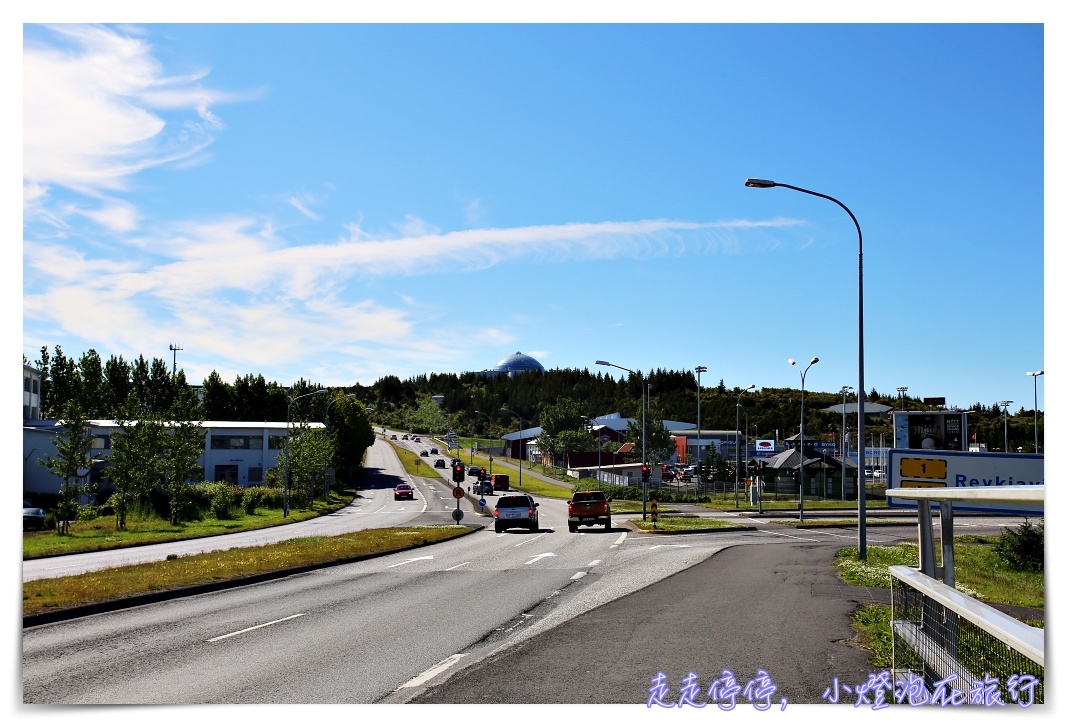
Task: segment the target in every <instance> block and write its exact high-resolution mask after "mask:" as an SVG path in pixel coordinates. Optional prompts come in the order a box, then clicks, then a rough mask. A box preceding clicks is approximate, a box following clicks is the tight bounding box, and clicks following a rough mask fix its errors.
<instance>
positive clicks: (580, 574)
mask: <svg viewBox="0 0 1068 728" xmlns="http://www.w3.org/2000/svg"><path fill="white" fill-rule="evenodd" d="M586 573H587V572H585V571H577V572H575V575H574V576H573V577H571V581H575V580H576V579H581V578H582V577H584V576H586Z"/></svg>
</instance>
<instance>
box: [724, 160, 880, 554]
mask: <svg viewBox="0 0 1068 728" xmlns="http://www.w3.org/2000/svg"><path fill="white" fill-rule="evenodd" d="M745 186H746V187H756V188H761V189H763V188H768V187H785V188H786V189H788V190H794V191H796V192H804V193H805V194H806V195H813V196H814V197H822V198H823V199H825V200H830V201H831V202H833V203H834V204H836V205H838V206H839V207H841V208H842V209H843V210H845V211H846V214H848V215H849V217H850V219H852V220H853V224H854V225H855V226H856V228H857V449H858V453H859V449H860V448H861V447H863V445H864V235H863V233H861V231H860V223H859V222H857V218H856V216H855V215H854V214H853V213H852V211H850V209H849V208H848V207H846V206H845V205H843V204H842V203H841V202H840V201H839V200H836V199H834V198H833V197H831V196H830V195H825V194H822V193H820V192H813V191H812V190H806V189H804V188H803V187H794V186H793V185H788V184H783V183H782V182H773V181H772V180H768V179H754V178H752V177H751V178H749V179H747V180H746V181H745ZM857 479H858V481H859V485H860V498H859V499H858V500H857V515H858V519H857V520H858V524H859V529H858V534H857V540H858V549H857V550H858V552H859V556H860V558H861V559H867V558H868V543H867V542H868V528H867V522H866V520H867V519H866V517H865V516H866V508H867V504H866V502H865V496H866V492H865V487H864V468H863V467H858V468H857Z"/></svg>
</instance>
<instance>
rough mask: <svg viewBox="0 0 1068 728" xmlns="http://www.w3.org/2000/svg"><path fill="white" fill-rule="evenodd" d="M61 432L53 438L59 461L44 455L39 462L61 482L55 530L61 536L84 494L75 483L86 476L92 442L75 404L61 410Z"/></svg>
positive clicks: (70, 402) (81, 488) (80, 412)
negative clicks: (79, 497)
mask: <svg viewBox="0 0 1068 728" xmlns="http://www.w3.org/2000/svg"><path fill="white" fill-rule="evenodd" d="M62 422H63V430H62V431H61V434H59V435H58V436H56V437H54V438H52V444H53V445H55V446H56V454H57V455H58V456H59V457H52V456H51V455H47V456H45V457H44V458H42V459H41V460H39V461H38V462H39V463H40V464H41V465H43V466H44V467H46V468H47V469H48V472H50V473H52V475H55V476H56V477H58V478H61V479H62V480H63V482H62V483H61V484H60V486H59V500H58V501H57V502H56V510H55V515H56V528H57V529H58V530H59V532H60V533H61V534H66V533H68V532H69V531H70V519H71V516H73V515H74V508H75V505H76V504H77V502H78V496H79V495H80V494H81V493H82V492H83V491H84V490H85V488H84V486H83V485H82V484H81V483H79V482H78V480H79V479H80V478H82V477H84V475H88V473H89V465H90V459H89V451H90V450H89V449H90V447H92V444H93V438H92V435H91V434H90V432H89V421H88V418H87V417H86V416H85V413H84V412H82V410H81V408H80V407H79V406H78V404H77V402H74V401H68V402H67V403H66V405H65V406H64V408H63V418H62Z"/></svg>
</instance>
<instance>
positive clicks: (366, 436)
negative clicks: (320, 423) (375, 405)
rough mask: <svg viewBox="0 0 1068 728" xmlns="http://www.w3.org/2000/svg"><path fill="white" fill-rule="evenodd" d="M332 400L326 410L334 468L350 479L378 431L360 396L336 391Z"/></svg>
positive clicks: (347, 479) (373, 441)
mask: <svg viewBox="0 0 1068 728" xmlns="http://www.w3.org/2000/svg"><path fill="white" fill-rule="evenodd" d="M329 401H330V402H331V403H332V404H331V406H330V408H329V409H328V410H327V414H328V415H329V417H327V420H328V422H327V425H328V427H329V428H330V432H329V435H330V439H331V442H332V444H333V449H334V468H335V470H336V471H337V472H339V473H344V474H345V480H346V482H349V481H350V480H351V478H352V474H353V472H355V470H356V468H359V467H360V466H361V465H362V464H363V456H364V453H365V452H367V448H369V447H371V446H372V445H374V444H375V433H374V429H373V428H372V427H371V419H370V417H369V416H368V414H367V406H366V405H365V404H363V402H361V401H360V400H359V399H357V398H355V397H350V396H347V395H346V394H345V393H344V392H335V393H333V394H332V395H331V399H330V400H329ZM435 406H437V405H435Z"/></svg>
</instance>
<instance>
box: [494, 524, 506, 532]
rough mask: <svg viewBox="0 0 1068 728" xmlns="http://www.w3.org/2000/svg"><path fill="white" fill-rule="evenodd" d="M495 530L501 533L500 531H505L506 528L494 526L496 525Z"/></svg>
mask: <svg viewBox="0 0 1068 728" xmlns="http://www.w3.org/2000/svg"><path fill="white" fill-rule="evenodd" d="M493 530H494V531H496V532H497V533H500V532H501V531H503V530H504V529H503V528H501V527H500V526H494V527H493Z"/></svg>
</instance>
